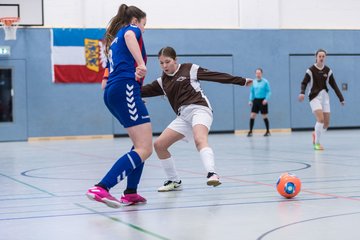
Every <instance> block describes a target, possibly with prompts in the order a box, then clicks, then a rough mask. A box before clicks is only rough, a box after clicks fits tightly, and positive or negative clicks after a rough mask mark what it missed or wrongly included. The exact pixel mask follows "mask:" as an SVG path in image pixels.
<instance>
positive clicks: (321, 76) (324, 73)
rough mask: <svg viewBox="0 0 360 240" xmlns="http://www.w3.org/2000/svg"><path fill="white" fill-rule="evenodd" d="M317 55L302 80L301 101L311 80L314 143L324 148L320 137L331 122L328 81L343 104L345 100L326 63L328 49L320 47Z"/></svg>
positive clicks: (310, 95)
mask: <svg viewBox="0 0 360 240" xmlns="http://www.w3.org/2000/svg"><path fill="white" fill-rule="evenodd" d="M315 57H316V62H315V64H314V65H312V66H311V67H310V68H309V69H307V70H306V74H305V77H304V80H303V81H302V82H301V92H300V95H299V101H300V102H302V101H304V98H305V89H306V86H307V85H308V83H309V82H310V90H309V100H310V107H311V110H312V112H313V114H314V116H315V118H316V124H315V131H314V132H313V133H312V137H313V145H314V149H315V150H324V148H323V146H322V145H321V144H320V138H321V135H322V134H323V133H324V132H325V131H326V130H327V128H328V127H329V123H330V99H329V94H328V91H329V89H328V87H327V83H329V84H330V86H331V87H332V88H333V89H334V91H335V93H336V95H337V97H338V98H339V100H340V103H341V105H344V104H345V100H344V97H343V95H342V94H341V92H340V90H339V88H338V86H337V84H336V82H335V78H334V75H333V72H332V70H331V69H330V68H329V67H328V66H326V65H325V59H326V51H325V50H323V49H319V50H318V51H316V54H315Z"/></svg>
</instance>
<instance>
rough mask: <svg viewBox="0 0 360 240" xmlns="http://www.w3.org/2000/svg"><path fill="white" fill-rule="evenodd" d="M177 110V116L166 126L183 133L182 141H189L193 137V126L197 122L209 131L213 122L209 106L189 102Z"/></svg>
mask: <svg viewBox="0 0 360 240" xmlns="http://www.w3.org/2000/svg"><path fill="white" fill-rule="evenodd" d="M179 112H180V115H179V116H177V117H176V118H175V120H174V121H172V122H171V123H170V124H169V126H168V127H167V128H170V129H171V130H174V131H176V132H178V133H180V134H182V135H184V136H185V137H184V138H183V140H184V141H186V142H189V141H190V140H191V139H193V138H194V135H193V126H195V125H197V124H201V125H204V126H205V127H207V129H209V131H210V128H211V124H212V122H213V113H212V111H211V109H210V108H208V107H205V106H201V105H195V104H190V105H187V106H183V107H181V108H180V111H179Z"/></svg>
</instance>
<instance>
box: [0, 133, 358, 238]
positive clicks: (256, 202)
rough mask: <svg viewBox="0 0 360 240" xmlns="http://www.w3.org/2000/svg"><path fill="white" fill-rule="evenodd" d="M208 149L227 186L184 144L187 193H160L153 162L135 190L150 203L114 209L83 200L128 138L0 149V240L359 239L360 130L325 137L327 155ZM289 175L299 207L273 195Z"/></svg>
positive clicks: (266, 144) (247, 142)
mask: <svg viewBox="0 0 360 240" xmlns="http://www.w3.org/2000/svg"><path fill="white" fill-rule="evenodd" d="M210 144H211V146H212V147H213V149H214V151H215V155H216V163H217V171H218V173H219V174H220V176H221V180H222V181H223V184H222V185H221V186H219V187H217V188H212V187H208V186H206V173H205V171H204V169H203V166H202V164H201V161H200V157H199V154H198V153H197V152H196V151H195V147H194V146H193V144H192V143H189V144H186V143H184V142H179V143H178V144H176V145H175V146H174V147H173V148H172V149H171V151H172V153H173V156H174V158H175V160H176V164H177V167H178V171H179V173H180V174H181V177H182V180H183V183H184V185H183V186H184V190H183V191H179V192H170V193H158V192H157V191H156V189H157V188H158V187H159V186H161V185H162V183H163V182H164V181H165V180H166V179H165V175H164V173H163V170H162V169H161V166H160V163H159V161H158V160H157V159H156V155H153V156H152V157H151V158H150V159H149V160H148V161H147V163H146V166H145V169H144V175H143V179H142V182H141V186H140V189H139V193H141V194H142V195H143V196H144V197H146V198H147V199H148V203H147V204H146V205H142V206H131V207H124V208H120V209H111V208H108V207H106V206H105V205H102V204H100V203H97V202H92V201H89V200H88V199H87V198H86V197H85V195H84V194H85V192H86V190H87V189H88V188H89V187H90V186H92V185H93V184H94V183H96V182H97V181H98V180H99V179H100V178H101V177H102V176H103V175H104V174H105V173H106V171H107V170H108V169H109V168H110V167H111V166H112V164H113V163H114V162H115V160H116V159H117V158H118V156H120V155H121V154H122V153H124V152H125V151H127V150H129V149H130V141H129V139H128V138H117V139H98V140H67V141H41V142H9V143H0V152H1V154H0V166H1V167H0V183H1V190H2V194H1V195H0V203H1V205H0V239H6V240H28V239H36V240H42V239H52V240H57V239H61V240H64V239H86V240H92V239H94V240H95V239H96V240H99V239H106V240H112V239H116V240H119V239H127V240H128V239H136V240H138V239H141V240H142V239H181V240H183V239H191V240H195V239H196V240H199V239H204V240H211V239H216V240H219V239H274V240H279V239H280V240H281V239H286V240H288V239H291V240H297V239H301V240H304V239H307V240H310V239H317V240H318V239H326V240H329V239H360V232H359V231H357V230H358V228H359V227H360V145H359V144H360V131H359V130H351V131H350V130H343V131H328V132H327V133H326V135H325V136H324V139H323V145H324V147H325V148H326V149H325V151H323V152H315V151H313V149H312V146H311V133H310V132H295V133H288V134H286V133H285V134H273V135H272V136H271V137H269V138H265V137H263V136H262V135H255V136H254V137H252V138H247V137H245V136H244V135H233V134H227V135H226V134H225V135H211V136H210ZM283 172H292V173H295V174H296V175H297V176H299V177H300V178H301V179H302V182H303V189H302V191H301V193H300V194H299V195H298V196H297V197H296V198H295V199H292V200H287V199H284V198H282V197H281V196H279V195H278V193H277V192H276V190H275V188H274V185H275V183H276V181H277V178H278V176H279V175H280V174H281V173H283ZM123 189H124V183H121V184H119V185H118V186H116V187H115V188H114V189H113V190H112V193H113V194H114V195H115V196H120V195H121V192H122V190H123Z"/></svg>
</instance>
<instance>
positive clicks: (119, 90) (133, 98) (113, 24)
mask: <svg viewBox="0 0 360 240" xmlns="http://www.w3.org/2000/svg"><path fill="white" fill-rule="evenodd" d="M145 24H146V14H145V13H144V12H143V11H141V10H140V9H139V8H137V7H135V6H129V7H128V6H127V5H125V4H122V5H121V6H120V8H119V10H118V13H117V15H116V16H115V17H113V18H112V19H111V21H110V23H109V26H108V28H107V30H106V34H105V37H106V40H105V41H106V43H105V45H106V51H107V57H108V60H109V79H108V81H107V84H106V87H105V91H104V101H105V105H106V106H107V108H108V109H109V111H110V112H111V113H112V114H113V115H114V117H115V118H116V119H117V120H119V122H120V123H121V124H122V125H123V126H124V128H126V130H127V132H128V134H129V136H130V138H131V140H132V142H133V145H134V146H133V148H132V150H131V151H129V152H127V153H125V154H124V155H123V156H122V157H120V158H119V159H118V160H117V161H116V162H115V164H114V165H113V167H112V168H111V169H110V171H109V172H108V173H107V174H106V175H105V176H104V178H103V179H102V180H101V181H100V182H99V183H98V184H96V185H95V186H94V187H92V188H90V189H89V190H88V191H87V193H86V195H87V196H88V197H89V198H90V199H91V200H95V201H98V202H102V203H105V204H106V205H107V206H109V207H112V208H118V207H120V206H121V204H127V205H129V204H136V203H145V202H146V199H145V198H143V197H142V196H140V195H139V194H137V186H138V184H139V182H140V178H141V174H142V170H143V167H144V161H145V160H146V159H147V158H149V156H150V155H151V153H152V129H151V123H150V118H149V114H148V111H147V109H146V107H145V105H144V103H143V102H142V100H141V94H140V87H141V85H142V82H143V79H144V77H145V75H146V73H147V69H146V66H145V64H146V52H145V47H144V42H143V39H142V33H143V32H144V27H145ZM103 86H105V84H103ZM126 177H128V178H127V188H126V190H125V191H124V194H123V195H122V197H121V198H120V200H118V199H116V198H115V197H113V196H112V195H111V194H110V193H109V190H110V189H111V188H112V187H114V186H115V185H116V184H117V183H119V182H120V181H122V180H124V179H125V178H126Z"/></svg>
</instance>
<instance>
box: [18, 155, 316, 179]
mask: <svg viewBox="0 0 360 240" xmlns="http://www.w3.org/2000/svg"><path fill="white" fill-rule="evenodd" d="M256 161H264V162H268V160H256ZM279 162H287V163H297V164H301V165H305V166H304V167H301V168H295V169H285V170H282V171H275V172H264V173H254V174H241V175H231V176H229V177H233V176H257V175H269V174H275V173H284V172H297V171H301V170H304V169H307V168H310V167H311V164H308V163H304V162H296V161H273V162H272V163H273V164H278V163H279ZM82 165H85V164H69V165H60V166H53V167H43V168H34V169H29V170H26V171H23V172H22V173H21V175H23V176H25V177H30V178H40V179H56V180H81V181H87V180H96V179H82V178H62V177H45V176H36V175H30V174H29V173H30V172H33V171H38V170H44V169H54V168H63V167H69V166H82ZM147 166H149V167H159V168H160V167H161V166H157V165H153V164H147ZM144 179H145V178H144ZM152 179H160V178H152ZM184 179H185V178H184Z"/></svg>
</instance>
